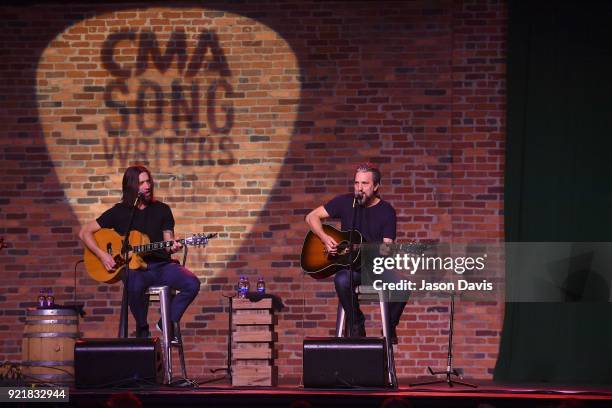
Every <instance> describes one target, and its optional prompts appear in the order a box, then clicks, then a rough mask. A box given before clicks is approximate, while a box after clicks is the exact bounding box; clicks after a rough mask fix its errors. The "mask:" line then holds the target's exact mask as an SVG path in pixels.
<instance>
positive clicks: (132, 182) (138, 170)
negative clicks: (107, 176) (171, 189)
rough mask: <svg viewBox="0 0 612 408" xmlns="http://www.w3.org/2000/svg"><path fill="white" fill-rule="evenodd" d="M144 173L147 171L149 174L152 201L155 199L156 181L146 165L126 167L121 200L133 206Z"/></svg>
mask: <svg viewBox="0 0 612 408" xmlns="http://www.w3.org/2000/svg"><path fill="white" fill-rule="evenodd" d="M142 173H147V175H148V176H149V182H150V183H151V202H153V201H155V199H154V197H155V194H154V188H155V183H154V182H153V176H152V175H151V172H150V171H149V169H147V168H146V167H145V166H130V167H128V168H127V169H125V173H123V181H122V182H121V188H122V191H123V195H122V196H121V202H122V203H123V204H125V205H129V206H132V205H134V203H135V202H136V198H137V197H138V187H139V186H140V180H139V177H140V175H141V174H142Z"/></svg>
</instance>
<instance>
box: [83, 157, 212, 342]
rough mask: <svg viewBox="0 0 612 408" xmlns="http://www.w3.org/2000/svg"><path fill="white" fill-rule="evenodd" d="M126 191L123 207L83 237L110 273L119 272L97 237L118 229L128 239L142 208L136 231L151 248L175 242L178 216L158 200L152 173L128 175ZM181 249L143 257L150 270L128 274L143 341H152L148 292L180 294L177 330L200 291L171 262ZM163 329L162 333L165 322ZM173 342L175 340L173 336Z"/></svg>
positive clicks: (134, 170) (174, 316) (139, 169)
mask: <svg viewBox="0 0 612 408" xmlns="http://www.w3.org/2000/svg"><path fill="white" fill-rule="evenodd" d="M122 190H123V195H122V197H121V202H119V203H117V204H115V205H114V206H113V207H112V208H110V209H108V210H107V211H105V212H104V213H103V214H102V215H101V216H100V217H98V218H97V219H95V220H94V221H91V222H89V223H88V224H86V225H85V226H84V227H83V228H82V229H81V231H80V233H79V238H81V240H82V241H83V243H85V245H87V247H88V248H89V249H90V250H91V251H92V252H93V253H94V254H95V255H96V256H97V257H98V258H99V259H100V261H101V262H102V264H103V265H104V267H105V268H106V269H107V270H109V271H110V270H112V269H113V268H114V267H115V260H114V258H113V256H112V255H110V254H109V253H108V252H106V251H104V250H103V249H100V248H98V246H97V244H96V240H95V238H94V235H93V234H94V233H95V232H96V231H98V230H100V229H101V228H109V229H114V230H115V231H116V232H117V233H118V234H119V235H122V236H128V235H129V234H128V232H129V231H125V229H126V228H128V223H129V220H130V215H131V213H132V210H133V207H134V206H135V207H136V208H135V210H134V218H133V220H132V226H131V229H130V230H136V231H139V232H141V233H142V234H145V235H147V236H148V237H149V239H150V241H151V242H159V241H171V240H174V217H173V215H172V210H171V209H170V207H169V206H168V205H167V204H164V203H162V202H161V201H158V200H156V199H155V194H154V191H155V184H154V182H153V177H152V176H151V172H149V170H148V169H147V168H146V167H144V166H131V167H128V168H127V169H126V170H125V173H124V174H123V182H122ZM181 248H182V246H181V244H180V243H178V242H174V243H173V245H172V246H171V247H169V248H166V249H159V250H157V251H152V252H148V253H146V254H145V255H143V260H144V261H145V263H146V264H147V266H146V268H145V269H138V270H133V269H128V279H127V282H128V287H127V289H128V294H129V305H130V310H131V311H132V315H133V316H134V319H135V320H136V336H137V337H148V336H149V335H150V333H149V325H148V323H147V311H148V309H147V303H146V298H145V292H146V290H147V288H149V287H150V286H169V287H170V288H173V289H176V290H179V291H180V293H178V294H177V295H176V296H175V297H174V299H173V300H172V303H171V305H170V319H171V320H172V325H171V327H172V328H173V330H175V328H176V326H177V324H178V322H179V321H180V319H181V316H182V315H183V313H184V312H185V310H186V309H187V307H188V306H189V305H190V304H191V302H192V301H193V300H194V299H195V297H196V295H197V294H198V292H199V290H200V280H199V279H198V278H197V277H196V276H195V275H194V274H193V273H192V272H190V271H189V270H187V269H186V268H184V267H183V266H181V265H180V264H178V263H177V262H175V261H173V260H172V258H171V257H170V255H171V254H173V253H175V252H177V251H179V250H180V249H181ZM157 327H158V328H160V327H161V324H160V323H159V322H158V324H157ZM170 337H171V338H172V337H173V334H172V333H170Z"/></svg>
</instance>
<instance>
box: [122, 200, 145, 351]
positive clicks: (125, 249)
mask: <svg viewBox="0 0 612 408" xmlns="http://www.w3.org/2000/svg"><path fill="white" fill-rule="evenodd" d="M140 198H141V193H138V196H137V197H136V200H135V201H134V205H132V210H131V212H130V219H129V222H128V225H127V229H126V230H125V231H126V233H125V239H124V240H123V243H122V245H121V257H122V258H123V259H124V260H125V264H124V266H123V271H122V272H121V280H122V281H123V296H122V298H121V312H120V313H121V316H119V334H118V336H117V337H120V338H124V339H126V338H127V337H128V304H129V294H128V283H129V276H128V269H129V267H130V260H129V258H128V254H129V252H130V242H129V241H130V229H131V228H132V222H133V221H134V214H135V213H136V206H137V205H138V201H139V200H140ZM136 330H138V328H136Z"/></svg>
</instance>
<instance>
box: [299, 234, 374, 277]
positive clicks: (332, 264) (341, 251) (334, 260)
mask: <svg viewBox="0 0 612 408" xmlns="http://www.w3.org/2000/svg"><path fill="white" fill-rule="evenodd" d="M323 231H325V233H326V234H327V235H329V236H331V237H332V238H333V239H334V240H335V241H336V242H337V243H338V247H337V249H338V251H337V254H335V255H332V254H329V253H328V252H327V249H326V248H325V244H323V241H321V240H320V239H319V237H318V236H316V235H315V234H314V233H313V232H312V231H308V234H306V238H304V245H303V246H302V255H301V257H300V263H301V265H302V269H303V270H304V272H305V273H306V274H308V275H310V276H312V277H313V278H315V279H325V278H327V277H329V276H331V275H333V274H335V273H336V272H338V271H339V270H340V269H347V268H350V266H351V261H350V259H349V258H350V242H351V241H350V231H340V230H338V229H336V228H334V227H332V226H331V225H327V224H323ZM363 242H364V241H363V236H362V235H361V233H360V232H359V231H355V232H354V236H353V244H354V245H355V249H356V251H355V254H354V255H353V256H354V259H353V265H359V262H361V258H360V255H361V249H360V245H361V244H362V243H363Z"/></svg>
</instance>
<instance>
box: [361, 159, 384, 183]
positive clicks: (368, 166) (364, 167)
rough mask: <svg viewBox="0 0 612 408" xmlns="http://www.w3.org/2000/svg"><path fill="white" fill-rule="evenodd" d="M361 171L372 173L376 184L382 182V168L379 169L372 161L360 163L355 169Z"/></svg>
mask: <svg viewBox="0 0 612 408" xmlns="http://www.w3.org/2000/svg"><path fill="white" fill-rule="evenodd" d="M359 172H366V173H372V180H373V181H374V185H379V184H380V179H381V174H380V170H378V167H376V166H375V165H374V164H372V163H370V162H367V163H363V164H360V165H359V166H358V167H357V169H356V170H355V173H359Z"/></svg>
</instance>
